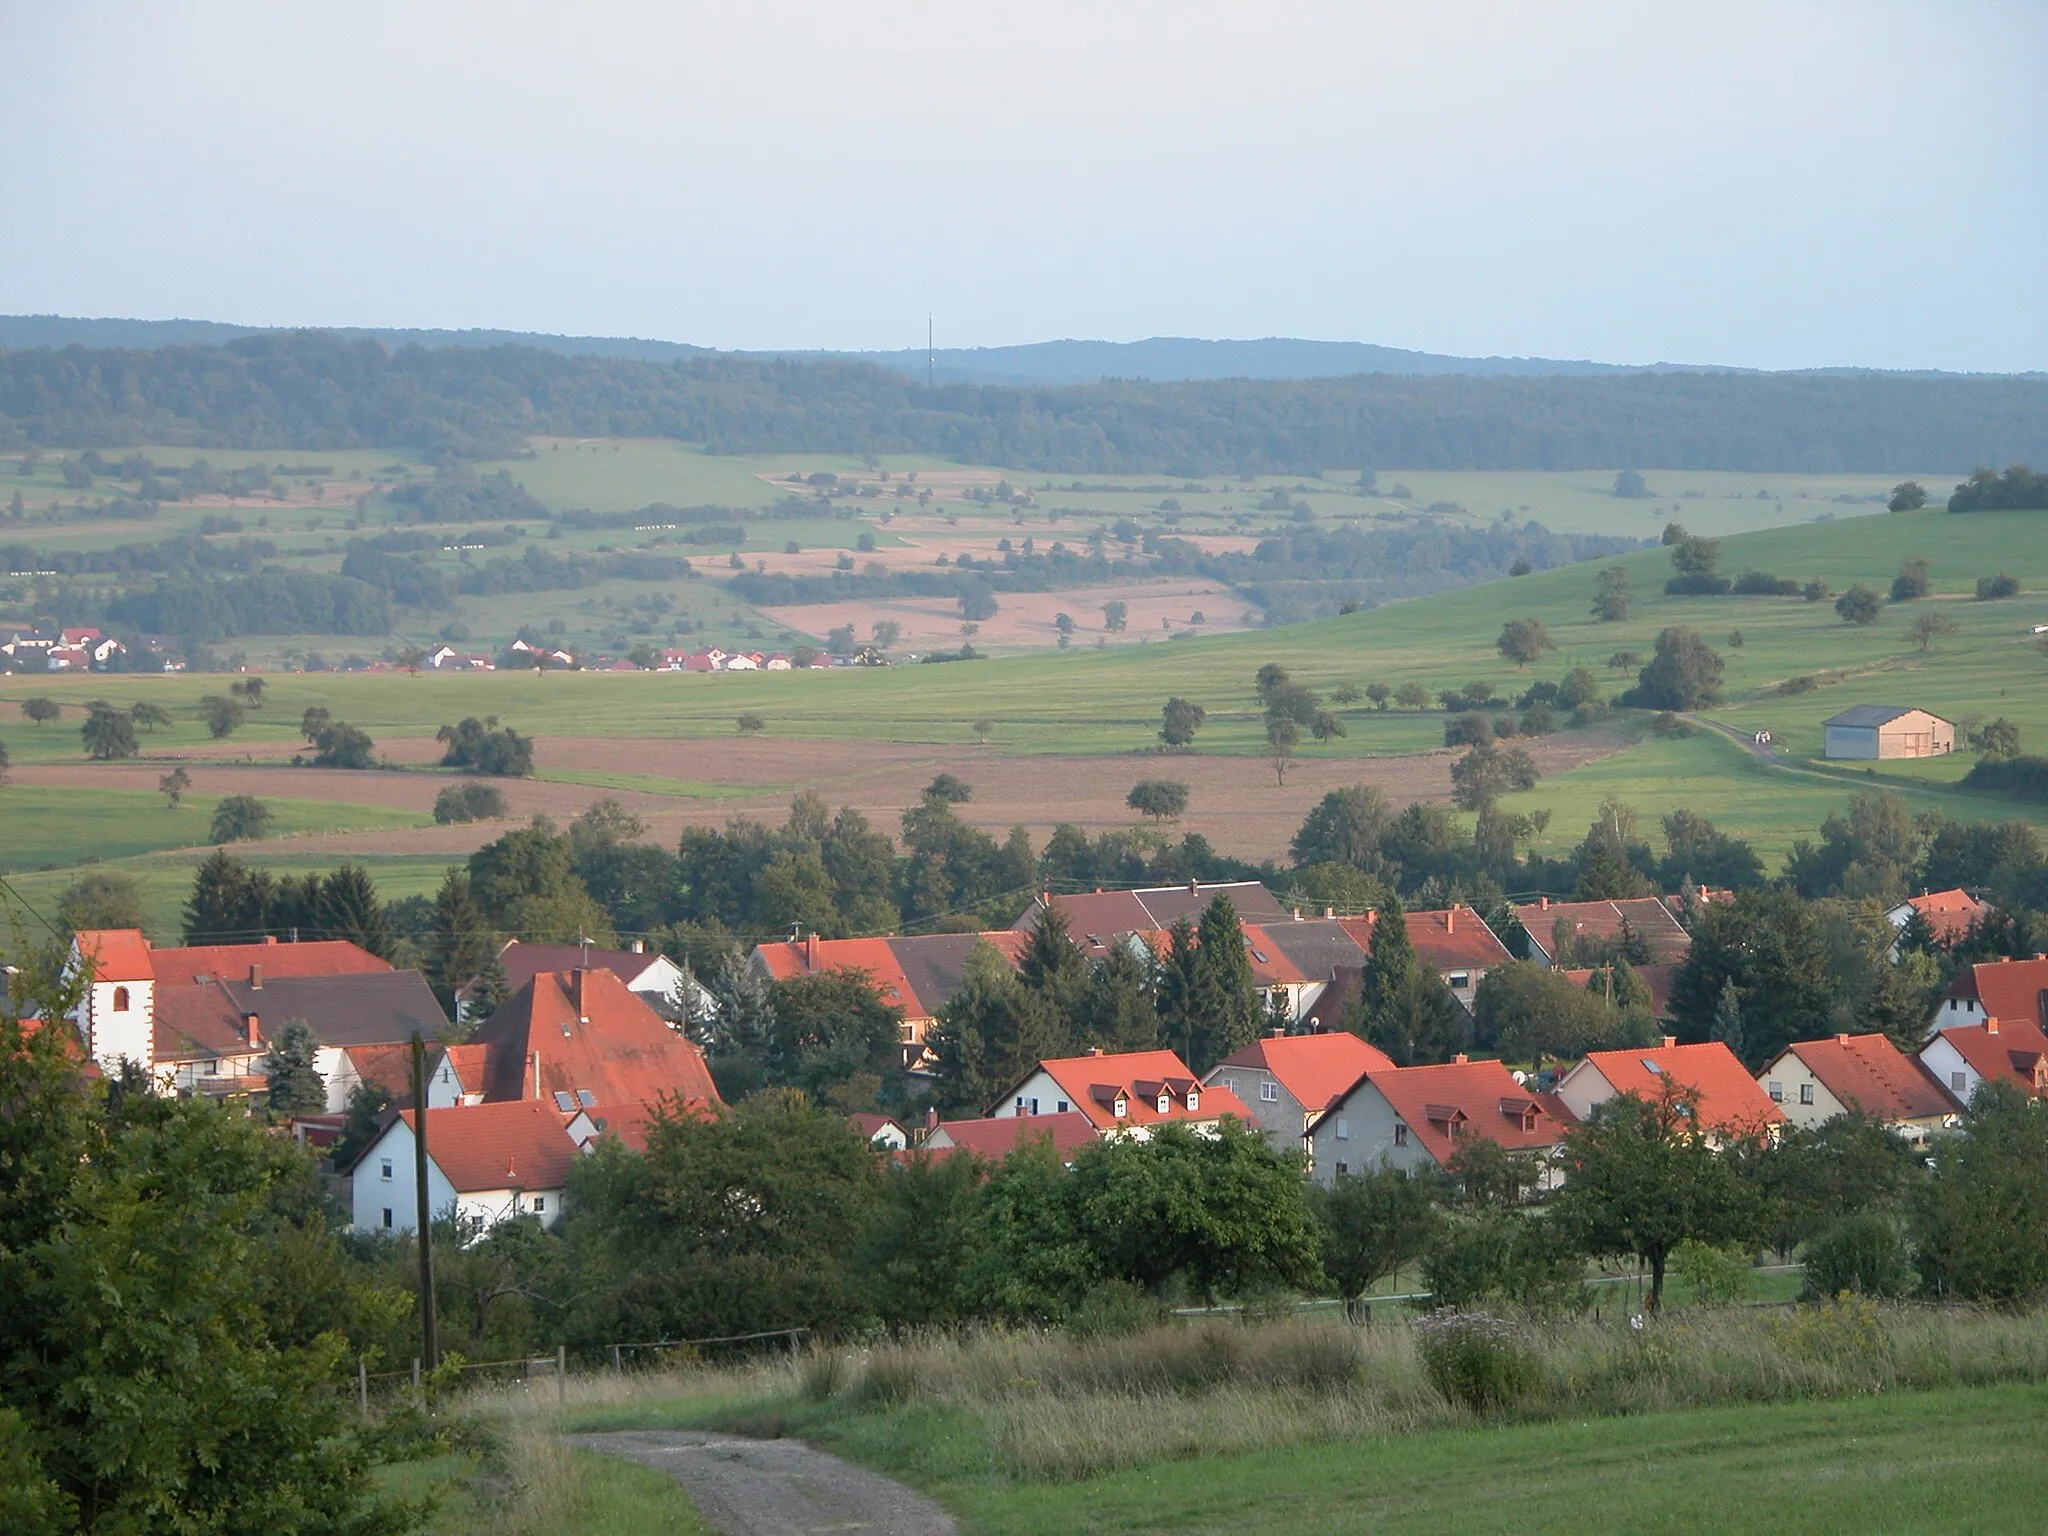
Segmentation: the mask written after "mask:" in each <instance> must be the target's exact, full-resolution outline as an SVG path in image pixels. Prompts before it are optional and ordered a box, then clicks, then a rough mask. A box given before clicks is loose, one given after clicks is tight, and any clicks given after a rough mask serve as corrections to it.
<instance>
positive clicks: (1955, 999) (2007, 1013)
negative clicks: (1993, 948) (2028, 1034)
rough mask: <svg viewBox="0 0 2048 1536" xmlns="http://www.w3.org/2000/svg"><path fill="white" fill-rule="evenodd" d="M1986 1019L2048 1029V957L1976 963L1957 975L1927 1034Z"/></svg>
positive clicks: (1937, 1007) (1935, 1013) (2040, 956)
mask: <svg viewBox="0 0 2048 1536" xmlns="http://www.w3.org/2000/svg"><path fill="white" fill-rule="evenodd" d="M1987 1018H1993V1019H2003V1020H2004V1021H2005V1022H2006V1023H2007V1024H2018V1023H2028V1024H2032V1025H2034V1026H2036V1027H2037V1028H2048V955H2036V956H2034V958H2033V959H2031V960H2013V959H2009V958H2001V959H1997V960H1984V961H1979V962H1978V963H1977V964H1975V965H1971V966H1966V967H1964V969H1963V970H1961V971H1960V972H1958V973H1957V975H1956V979H1955V980H1954V981H1953V982H1952V983H1950V985H1949V989H1948V991H1947V992H1946V993H1945V994H1944V995H1943V997H1942V999H1941V1001H1940V1002H1939V1003H1937V1004H1936V1005H1935V1010H1934V1018H1933V1020H1932V1021H1931V1022H1930V1023H1929V1025H1928V1028H1929V1030H1930V1031H1932V1030H1937V1029H1945V1028H1948V1027H1949V1026H1951V1025H1956V1024H1981V1023H1983V1021H1984V1020H1985V1019H1987Z"/></svg>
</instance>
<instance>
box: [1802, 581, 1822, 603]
mask: <svg viewBox="0 0 2048 1536" xmlns="http://www.w3.org/2000/svg"><path fill="white" fill-rule="evenodd" d="M1799 595H1800V596H1801V597H1803V598H1805V599H1806V600H1807V601H1808V602H1809V603H1824V602H1826V601H1827V600H1828V584H1827V583H1826V582H1824V581H1809V582H1808V583H1807V584H1806V585H1805V586H1803V587H1801V588H1800V589H1799Z"/></svg>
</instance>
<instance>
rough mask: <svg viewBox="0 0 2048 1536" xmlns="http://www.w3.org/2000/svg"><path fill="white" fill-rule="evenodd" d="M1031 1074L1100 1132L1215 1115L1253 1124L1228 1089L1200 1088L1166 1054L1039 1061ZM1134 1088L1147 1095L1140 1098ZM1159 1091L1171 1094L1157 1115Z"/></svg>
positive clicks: (1190, 1074)
mask: <svg viewBox="0 0 2048 1536" xmlns="http://www.w3.org/2000/svg"><path fill="white" fill-rule="evenodd" d="M1036 1070H1039V1071H1043V1072H1044V1073H1045V1074H1046V1075H1047V1076H1048V1077H1050V1078H1051V1079H1052V1080H1053V1081H1054V1082H1056V1083H1058V1084H1059V1085H1060V1087H1062V1088H1064V1089H1065V1090H1066V1092H1067V1099H1068V1101H1069V1102H1070V1103H1072V1104H1073V1106H1074V1108H1075V1109H1076V1110H1077V1111H1079V1112H1080V1113H1081V1114H1083V1115H1086V1116H1087V1117H1088V1119H1089V1120H1091V1121H1093V1122H1094V1124H1095V1125H1096V1127H1097V1128H1098V1129H1102V1130H1110V1129H1113V1128H1115V1127H1117V1126H1130V1125H1162V1124H1165V1123H1166V1122H1168V1121H1172V1120H1192V1121H1196V1122H1198V1123H1199V1122H1202V1121H1207V1120H1214V1119H1216V1118H1217V1117H1218V1116H1220V1115H1235V1116H1236V1117H1237V1118H1238V1119H1240V1120H1242V1121H1244V1122H1245V1124H1247V1125H1255V1124H1257V1123H1258V1122H1257V1121H1256V1120H1255V1119H1254V1118H1253V1116H1252V1114H1251V1112H1250V1111H1249V1110H1247V1109H1246V1108H1245V1106H1244V1101H1243V1100H1241V1099H1239V1098H1238V1096H1237V1095H1236V1094H1234V1093H1232V1092H1231V1091H1230V1090H1229V1089H1228V1088H1210V1087H1204V1086H1203V1085H1202V1084H1201V1082H1200V1081H1199V1080H1198V1079H1197V1078H1196V1077H1195V1074H1194V1073H1193V1072H1191V1071H1189V1070H1188V1065H1187V1063H1186V1062H1184V1061H1182V1060H1181V1059H1180V1057H1178V1056H1177V1055H1175V1054H1174V1053H1173V1052H1172V1051H1123V1052H1119V1053H1114V1054H1108V1053H1106V1054H1103V1055H1100V1056H1061V1057H1055V1058H1054V1059H1052V1060H1050V1061H1041V1062H1040V1063H1039V1064H1038V1068H1037V1069H1036ZM1140 1084H1144V1085H1146V1086H1147V1087H1149V1088H1150V1090H1151V1091H1150V1092H1146V1091H1145V1090H1144V1089H1143V1088H1141V1087H1140V1086H1139V1085H1140ZM1162 1086H1163V1087H1167V1088H1170V1089H1171V1090H1172V1093H1173V1099H1172V1103H1171V1106H1170V1107H1169V1108H1168V1109H1167V1112H1166V1113H1165V1114H1163V1115H1162V1114H1161V1113H1159V1105H1158V1092H1159V1089H1160V1087H1162ZM1190 1087H1192V1088H1196V1089H1198V1090H1199V1091H1200V1098H1199V1107H1198V1108H1197V1109H1194V1110H1192V1111H1191V1110H1189V1108H1188V1107H1187V1099H1186V1094H1187V1090H1188V1089H1189V1088H1190ZM1119 1089H1121V1090H1122V1091H1123V1094H1124V1100H1125V1114H1124V1116H1123V1118H1122V1119H1119V1118H1117V1114H1116V1111H1115V1109H1114V1107H1113V1105H1114V1101H1115V1099H1116V1095H1117V1091H1118V1090H1119ZM1008 1098H1009V1095H1008V1094H1005V1095H1004V1096H1003V1099H1001V1100H998V1101H997V1102H998V1103H999V1104H1000V1103H1003V1102H1006V1101H1007V1100H1008ZM1035 1118H1039V1119H1043V1118H1045V1117H1044V1116H1038V1117H1035Z"/></svg>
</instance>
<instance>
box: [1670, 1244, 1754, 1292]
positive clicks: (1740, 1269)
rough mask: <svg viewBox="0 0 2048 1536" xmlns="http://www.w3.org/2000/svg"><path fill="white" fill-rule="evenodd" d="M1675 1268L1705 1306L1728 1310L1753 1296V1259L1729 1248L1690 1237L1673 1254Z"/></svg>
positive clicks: (1673, 1267) (1672, 1265)
mask: <svg viewBox="0 0 2048 1536" xmlns="http://www.w3.org/2000/svg"><path fill="white" fill-rule="evenodd" d="M1671 1268H1672V1270H1673V1271H1674V1272H1675V1273H1677V1274H1678V1275H1679V1276H1680V1277H1682V1278H1683V1279H1684V1281H1685V1283H1686V1284H1687V1285H1689V1286H1691V1287H1692V1298H1693V1300H1694V1301H1695V1302H1697V1303H1698V1304H1699V1305H1701V1306H1704V1307H1725V1306H1728V1305H1730V1304H1731V1303H1733V1302H1738V1301H1740V1300H1742V1298H1743V1297H1744V1296H1746V1295H1748V1294H1749V1259H1748V1258H1747V1256H1746V1255H1744V1254H1741V1253H1737V1252H1734V1251H1733V1250H1731V1249H1727V1248H1716V1247H1715V1246H1713V1244H1711V1243H1703V1242H1700V1241H1699V1240H1698V1239H1697V1238H1690V1237H1689V1238H1687V1239H1686V1240H1685V1241H1684V1242H1682V1243H1680V1244H1679V1245H1678V1246H1677V1247H1676V1248H1675V1249H1673V1250H1672V1253H1671Z"/></svg>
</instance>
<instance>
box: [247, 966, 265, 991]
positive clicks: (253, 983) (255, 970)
mask: <svg viewBox="0 0 2048 1536" xmlns="http://www.w3.org/2000/svg"><path fill="white" fill-rule="evenodd" d="M249 990H250V991H251V992H261V991H262V990H263V967H262V966H260V965H252V966H250V967H249Z"/></svg>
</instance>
